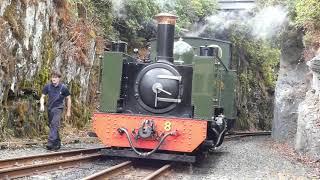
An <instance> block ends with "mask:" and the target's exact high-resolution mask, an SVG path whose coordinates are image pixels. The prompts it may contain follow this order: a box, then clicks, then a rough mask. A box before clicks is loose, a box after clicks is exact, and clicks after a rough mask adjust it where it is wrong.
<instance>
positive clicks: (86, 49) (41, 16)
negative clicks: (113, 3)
mask: <svg viewBox="0 0 320 180" xmlns="http://www.w3.org/2000/svg"><path fill="white" fill-rule="evenodd" d="M93 26H94V25H93V24H91V23H89V21H88V20H87V19H84V18H81V17H79V16H77V15H75V14H74V12H71V10H70V7H69V6H68V3H66V2H65V1H63V0H59V1H58V0H54V1H52V0H39V1H33V0H1V3H0V63H1V67H0V79H1V81H0V103H1V106H0V124H1V128H0V134H1V135H0V138H1V137H5V134H6V133H10V134H14V135H34V134H38V133H39V132H41V131H44V130H45V129H44V127H45V126H39V123H42V124H43V118H42V116H40V115H39V113H38V101H37V99H38V98H39V95H40V94H41V89H42V87H43V85H44V84H45V83H47V82H49V78H50V72H51V70H52V69H59V70H60V71H61V72H62V73H63V80H64V83H66V84H67V85H68V87H69V89H70V90H71V93H72V97H73V109H72V112H73V115H72V118H71V119H69V120H68V122H69V123H71V124H73V125H79V126H82V125H84V124H85V122H86V121H88V120H89V117H90V114H89V112H90V111H89V109H90V108H91V107H92V106H91V103H92V101H94V98H95V91H96V88H97V79H98V78H97V76H98V72H99V69H98V68H97V67H98V63H99V61H97V60H96V59H97V58H96V50H97V43H96V42H97V41H96V35H95V32H94V30H93ZM38 126H39V127H38ZM8 130H9V131H8Z"/></svg>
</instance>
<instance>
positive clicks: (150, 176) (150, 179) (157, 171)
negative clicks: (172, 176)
mask: <svg viewBox="0 0 320 180" xmlns="http://www.w3.org/2000/svg"><path fill="white" fill-rule="evenodd" d="M170 167H171V165H170V164H166V165H164V166H162V167H161V168H160V169H158V170H156V171H155V172H153V173H151V174H150V175H149V176H147V177H145V178H144V179H143V180H152V179H155V178H157V177H158V176H159V175H160V174H162V173H164V172H165V171H167V170H168V169H169V168H170Z"/></svg>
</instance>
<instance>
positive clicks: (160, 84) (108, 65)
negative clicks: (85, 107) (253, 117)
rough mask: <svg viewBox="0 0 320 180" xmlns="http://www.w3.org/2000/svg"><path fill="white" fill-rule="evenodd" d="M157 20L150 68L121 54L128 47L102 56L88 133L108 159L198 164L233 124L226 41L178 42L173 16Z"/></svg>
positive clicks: (118, 45) (232, 87) (231, 76)
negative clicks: (96, 99) (96, 106)
mask: <svg viewBox="0 0 320 180" xmlns="http://www.w3.org/2000/svg"><path fill="white" fill-rule="evenodd" d="M155 18H156V20H157V22H158V32H157V39H154V40H153V41H152V42H151V58H150V59H151V61H150V62H141V61H139V60H138V59H137V58H134V57H131V56H129V55H128V54H126V43H121V42H120V43H114V44H113V47H112V49H113V50H114V51H109V52H106V53H105V55H104V58H103V60H102V73H101V74H102V75H101V84H102V85H101V99H100V110H99V112H97V113H94V117H93V129H94V131H95V133H96V134H97V136H98V138H99V139H100V140H101V141H102V142H103V144H104V145H105V146H106V147H108V148H106V149H104V150H103V153H104V154H105V155H108V156H121V157H133V158H147V159H160V160H170V161H184V162H195V161H196V156H197V154H199V153H201V152H204V151H208V150H210V149H213V148H215V147H218V146H220V145H221V143H222V142H223V139H224V135H225V133H226V132H227V130H228V129H229V128H230V124H231V122H233V121H234V120H235V119H236V113H235V80H236V72H235V71H232V70H230V69H229V67H230V64H231V43H230V42H225V41H220V40H215V39H204V38H184V39H181V38H180V39H176V38H175V37H174V29H175V23H176V19H177V17H176V16H174V15H171V14H167V13H160V14H158V15H157V16H156V17H155ZM155 47H156V48H155ZM155 49H156V51H155Z"/></svg>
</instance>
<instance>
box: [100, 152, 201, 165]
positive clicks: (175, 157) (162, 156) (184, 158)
mask: <svg viewBox="0 0 320 180" xmlns="http://www.w3.org/2000/svg"><path fill="white" fill-rule="evenodd" d="M100 152H101V154H102V155H105V156H118V157H129V158H139V159H157V160H164V161H177V162H188V163H194V162H196V156H190V155H181V154H166V153H153V154H151V155H149V156H146V157H144V156H139V155H137V154H136V153H135V152H133V151H132V150H130V149H122V150H115V149H102V150H101V151H100Z"/></svg>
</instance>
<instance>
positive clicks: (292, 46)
mask: <svg viewBox="0 0 320 180" xmlns="http://www.w3.org/2000/svg"><path fill="white" fill-rule="evenodd" d="M304 48H305V47H304V46H303V44H302V33H301V32H298V31H295V30H289V31H288V34H287V35H286V37H284V41H283V47H282V55H281V61H280V72H279V77H278V81H277V85H276V92H275V108H274V119H273V124H272V137H273V138H274V139H275V140H277V141H280V142H289V144H291V145H292V146H294V147H295V149H296V150H297V151H298V152H301V153H303V154H306V155H308V156H309V157H311V158H313V159H315V160H318V159H319V158H320V96H319V94H320V93H319V90H318V89H320V88H318V89H317V88H316V89H315V87H317V85H318V84H319V83H318V82H320V79H319V80H318V81H317V83H316V84H317V85H316V86H315V85H314V83H315V79H314V77H313V76H315V74H314V73H313V72H312V71H311V70H310V68H309V67H308V66H307V65H306V63H305V61H304V60H301V59H303V57H302V55H303V51H304ZM319 62H320V61H319ZM318 70H320V69H318Z"/></svg>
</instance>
